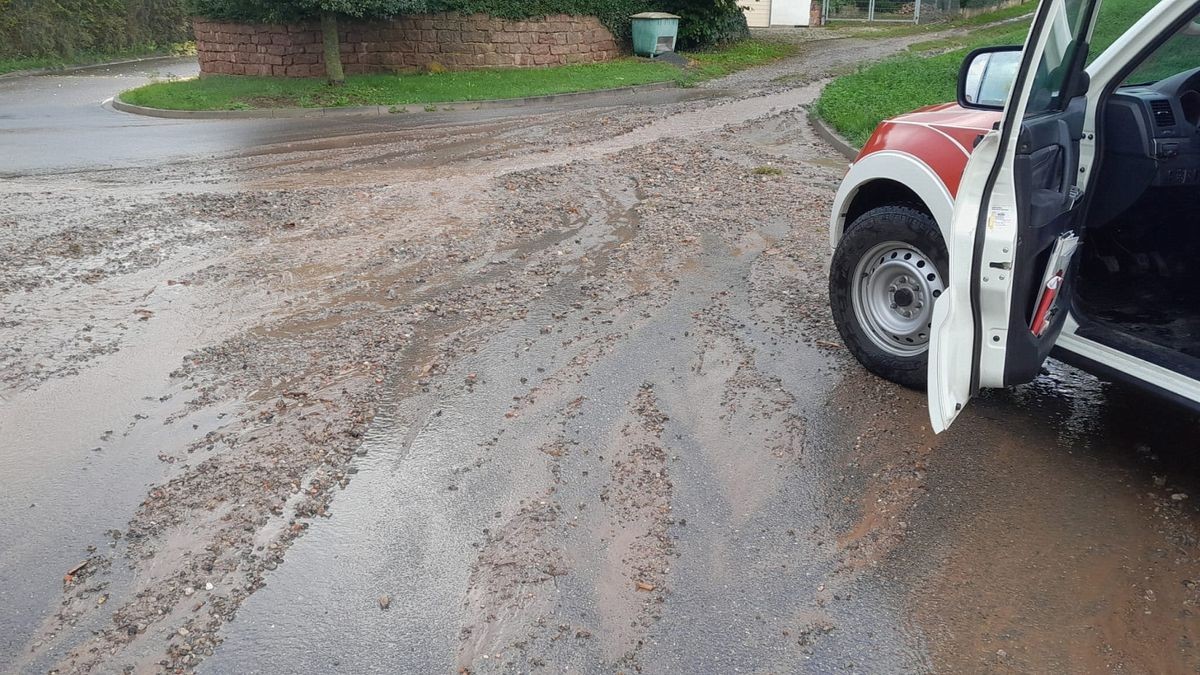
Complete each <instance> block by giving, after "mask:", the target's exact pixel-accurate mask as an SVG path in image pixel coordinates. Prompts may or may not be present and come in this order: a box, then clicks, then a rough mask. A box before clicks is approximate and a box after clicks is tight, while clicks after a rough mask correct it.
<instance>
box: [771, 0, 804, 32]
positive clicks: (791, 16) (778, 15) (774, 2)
mask: <svg viewBox="0 0 1200 675" xmlns="http://www.w3.org/2000/svg"><path fill="white" fill-rule="evenodd" d="M811 9H812V0H771V25H772V26H807V25H808V22H809V20H810V17H809V12H810V10H811Z"/></svg>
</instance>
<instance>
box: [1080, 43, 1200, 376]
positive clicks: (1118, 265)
mask: <svg viewBox="0 0 1200 675" xmlns="http://www.w3.org/2000/svg"><path fill="white" fill-rule="evenodd" d="M1194 26H1195V24H1191V25H1189V28H1193V27H1194ZM1175 41H1181V42H1180V44H1179V45H1177V46H1181V47H1184V48H1185V50H1186V51H1187V52H1190V53H1188V54H1187V57H1188V58H1187V60H1188V61H1189V62H1190V63H1188V64H1187V65H1189V66H1195V65H1196V64H1197V63H1198V59H1197V58H1196V56H1195V55H1197V54H1200V37H1197V36H1195V35H1191V34H1185V31H1181V32H1180V33H1177V34H1176V35H1175V36H1174V37H1173V38H1172V39H1171V41H1169V42H1168V43H1167V44H1166V45H1164V47H1169V46H1170V45H1171V43H1172V42H1175ZM1160 51H1161V49H1160ZM1171 56H1172V58H1168V59H1162V61H1163V62H1162V63H1159V64H1158V66H1159V67H1160V70H1161V67H1162V66H1164V65H1170V64H1172V63H1174V65H1173V66H1171V70H1172V71H1173V72H1174V73H1176V74H1174V75H1170V76H1167V77H1164V78H1163V79H1159V80H1157V81H1146V80H1145V77H1146V75H1149V73H1146V74H1140V73H1139V71H1134V73H1133V74H1132V75H1131V78H1132V79H1131V78H1127V79H1126V80H1125V81H1126V83H1127V84H1126V85H1125V86H1122V87H1120V88H1118V89H1116V90H1115V91H1114V92H1113V93H1112V95H1111V96H1110V98H1109V100H1108V101H1107V102H1106V103H1105V104H1104V108H1103V119H1102V120H1101V124H1102V126H1101V129H1102V130H1103V135H1102V136H1101V138H1100V144H1099V151H1100V153H1101V156H1100V159H1101V161H1100V162H1099V164H1098V173H1097V175H1096V178H1095V183H1094V186H1093V197H1092V200H1091V203H1090V205H1089V207H1088V210H1087V213H1086V215H1085V218H1086V226H1085V230H1086V235H1085V242H1086V243H1085V244H1084V246H1083V247H1082V249H1081V255H1080V256H1079V257H1080V260H1079V268H1078V276H1077V281H1076V283H1075V284H1074V298H1073V314H1074V315H1075V316H1076V318H1077V319H1078V320H1079V323H1080V328H1079V330H1078V331H1077V332H1078V334H1079V335H1080V336H1082V337H1086V338H1088V339H1091V340H1094V341H1096V342H1100V343H1101V344H1107V345H1109V346H1112V347H1114V348H1118V349H1120V350H1122V351H1125V352H1127V353H1130V354H1132V355H1134V356H1137V357H1139V358H1143V359H1145V360H1147V361H1150V362H1153V363H1158V364H1160V365H1163V366H1166V367H1169V368H1171V369H1173V370H1176V371H1179V372H1181V373H1184V374H1186V375H1188V376H1191V377H1200V292H1197V282H1198V281H1200V279H1198V278H1197V276H1198V274H1200V68H1192V69H1189V70H1183V71H1182V72H1181V71H1180V70H1179V67H1180V65H1181V64H1180V63H1179V59H1178V58H1176V57H1178V56H1180V54H1172V55H1171ZM1152 58H1154V57H1152Z"/></svg>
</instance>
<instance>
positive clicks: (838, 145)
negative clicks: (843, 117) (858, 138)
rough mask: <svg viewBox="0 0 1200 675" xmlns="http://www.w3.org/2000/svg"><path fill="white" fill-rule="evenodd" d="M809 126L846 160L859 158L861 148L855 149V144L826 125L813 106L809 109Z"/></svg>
mask: <svg viewBox="0 0 1200 675" xmlns="http://www.w3.org/2000/svg"><path fill="white" fill-rule="evenodd" d="M808 124H809V126H811V127H812V130H813V131H814V132H816V134H817V136H818V137H820V139H821V140H823V141H825V142H826V143H828V144H829V145H830V146H832V147H833V149H834V150H837V151H838V153H840V154H841V155H842V156H843V157H845V158H846V159H848V160H850V161H852V162H853V161H854V160H855V159H856V158H857V157H858V153H859V150H860V148H857V147H855V146H854V144H853V143H851V142H850V141H848V140H846V139H845V138H844V137H842V135H841V134H839V133H838V132H836V131H834V130H833V128H832V127H830V126H829V125H828V124H825V120H823V119H821V116H820V115H818V114H817V111H816V109H815V107H813V106H809V108H808Z"/></svg>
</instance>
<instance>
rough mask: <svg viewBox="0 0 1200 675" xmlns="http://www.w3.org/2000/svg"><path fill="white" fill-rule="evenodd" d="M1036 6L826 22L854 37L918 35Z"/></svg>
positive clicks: (990, 20) (1003, 16)
mask: <svg viewBox="0 0 1200 675" xmlns="http://www.w3.org/2000/svg"><path fill="white" fill-rule="evenodd" d="M1036 8H1037V2H1036V0H1025V1H1024V2H1022V3H1021V4H1019V5H1014V6H1012V7H1005V8H1004V9H998V10H996V11H994V12H987V13H984V14H980V15H978V16H973V17H970V18H967V19H954V20H952V21H940V22H931V23H922V24H913V23H908V22H904V23H868V22H863V21H838V20H836V19H834V20H831V21H829V22H828V24H827V25H828V26H829V27H830V28H837V29H838V30H839V31H841V32H843V33H849V34H850V35H852V36H854V37H862V38H872V37H878V38H887V37H903V36H905V35H919V34H921V33H935V32H940V31H944V30H948V29H951V28H973V27H975V26H981V25H983V24H988V23H996V22H997V21H1004V20H1006V19H1016V18H1018V17H1022V16H1025V15H1026V14H1030V13H1032V12H1033V10H1034V9H1036Z"/></svg>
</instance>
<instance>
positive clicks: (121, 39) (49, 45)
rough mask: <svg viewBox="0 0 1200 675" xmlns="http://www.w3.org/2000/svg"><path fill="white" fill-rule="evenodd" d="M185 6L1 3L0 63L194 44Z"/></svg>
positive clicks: (146, 0)
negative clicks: (179, 43) (11, 60)
mask: <svg viewBox="0 0 1200 675" xmlns="http://www.w3.org/2000/svg"><path fill="white" fill-rule="evenodd" d="M190 34H191V26H190V25H189V22H188V21H187V12H186V9H185V7H184V4H183V0H0V57H3V58H14V59H15V58H18V57H23V58H38V57H42V58H45V57H58V58H63V59H67V60H71V59H73V58H74V57H75V56H76V55H80V54H84V53H96V52H125V51H130V50H141V51H145V50H147V49H152V48H154V47H155V46H161V45H167V44H170V43H175V42H182V41H184V40H187V39H189V37H190Z"/></svg>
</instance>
